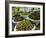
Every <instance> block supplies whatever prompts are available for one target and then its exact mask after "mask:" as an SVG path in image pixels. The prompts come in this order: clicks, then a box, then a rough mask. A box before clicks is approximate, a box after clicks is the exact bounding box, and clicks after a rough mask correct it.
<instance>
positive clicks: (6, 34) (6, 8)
mask: <svg viewBox="0 0 46 38" xmlns="http://www.w3.org/2000/svg"><path fill="white" fill-rule="evenodd" d="M15 3H20V4H21V3H22V4H34V5H35V4H36V5H43V33H37V34H22V35H8V34H9V30H8V29H9V26H8V25H9V23H8V21H9V4H15ZM40 35H45V3H42V2H24V1H23V2H22V1H5V37H22V36H40Z"/></svg>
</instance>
